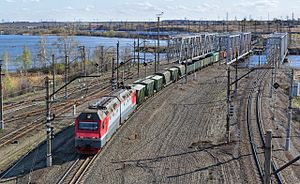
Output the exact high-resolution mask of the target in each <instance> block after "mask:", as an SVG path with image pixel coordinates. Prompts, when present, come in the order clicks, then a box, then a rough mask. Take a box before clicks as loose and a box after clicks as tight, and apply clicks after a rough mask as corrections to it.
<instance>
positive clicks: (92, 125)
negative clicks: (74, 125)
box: [78, 121, 98, 131]
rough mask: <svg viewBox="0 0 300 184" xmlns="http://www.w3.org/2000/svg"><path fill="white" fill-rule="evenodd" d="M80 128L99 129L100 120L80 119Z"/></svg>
mask: <svg viewBox="0 0 300 184" xmlns="http://www.w3.org/2000/svg"><path fill="white" fill-rule="evenodd" d="M78 129H79V130H91V131H95V130H98V122H84V121H80V122H79V124H78Z"/></svg>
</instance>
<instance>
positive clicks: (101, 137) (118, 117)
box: [75, 89, 137, 154]
mask: <svg viewBox="0 0 300 184" xmlns="http://www.w3.org/2000/svg"><path fill="white" fill-rule="evenodd" d="M136 108H137V104H136V91H135V90H133V89H120V90H117V91H116V92H114V93H113V94H112V95H110V96H103V97H101V98H100V99H99V100H98V101H97V102H95V103H93V104H92V105H90V106H89V109H88V110H87V111H85V112H82V113H81V114H80V115H79V116H78V117H77V118H76V121H75V148H76V150H77V152H79V153H81V154H96V153H97V152H98V151H99V150H100V149H101V148H102V147H103V146H104V145H105V143H106V142H107V141H109V139H110V138H111V136H112V135H113V134H114V132H115V131H116V130H117V129H118V128H119V126H120V125H121V124H122V123H123V122H124V121H125V120H126V119H127V118H128V117H129V116H130V115H131V114H132V113H133V112H134V111H135V109H136Z"/></svg>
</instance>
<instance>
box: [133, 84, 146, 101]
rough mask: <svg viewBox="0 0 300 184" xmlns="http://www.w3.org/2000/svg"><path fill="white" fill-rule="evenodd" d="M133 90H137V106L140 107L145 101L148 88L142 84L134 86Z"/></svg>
mask: <svg viewBox="0 0 300 184" xmlns="http://www.w3.org/2000/svg"><path fill="white" fill-rule="evenodd" d="M131 88H132V89H135V90H136V104H137V105H140V104H141V103H143V101H144V99H145V91H146V87H145V86H144V85H141V84H132V85H131Z"/></svg>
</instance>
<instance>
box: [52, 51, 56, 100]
mask: <svg viewBox="0 0 300 184" xmlns="http://www.w3.org/2000/svg"><path fill="white" fill-rule="evenodd" d="M55 83H56V82H55V55H54V54H52V84H53V85H52V93H54V92H55V85H56V84H55ZM54 98H55V96H53V99H54Z"/></svg>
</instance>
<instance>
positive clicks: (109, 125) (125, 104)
mask: <svg viewBox="0 0 300 184" xmlns="http://www.w3.org/2000/svg"><path fill="white" fill-rule="evenodd" d="M218 60H219V53H217V54H210V55H207V56H206V57H205V58H200V59H198V60H194V61H192V62H189V63H188V64H187V68H185V65H181V64H176V65H174V66H172V67H170V68H167V69H165V70H163V71H161V72H157V73H156V74H154V75H151V76H148V77H146V78H144V79H140V80H137V81H135V82H134V83H133V84H130V85H128V86H127V87H126V88H125V89H119V90H117V91H115V92H114V93H112V94H111V95H109V96H103V97H101V98H100V99H99V100H98V101H96V102H94V103H93V104H92V105H90V106H89V108H88V109H87V110H86V111H84V112H82V113H81V114H80V115H79V116H78V117H77V118H76V120H75V148H76V150H77V152H79V153H81V154H96V153H97V152H98V151H99V150H101V148H102V147H103V146H104V145H105V144H106V143H107V141H109V140H110V138H111V136H112V135H113V134H114V132H116V131H117V129H118V128H119V127H120V126H121V125H122V123H123V122H124V121H125V120H126V119H127V118H128V117H129V116H130V115H131V114H132V113H133V112H134V111H135V110H136V108H137V107H138V106H140V105H141V104H142V103H143V102H144V101H145V99H146V98H149V97H150V96H152V95H154V94H155V93H156V92H159V91H160V90H162V88H164V87H166V86H168V85H169V84H171V83H173V82H176V81H177V80H178V79H180V78H182V77H183V76H185V75H186V71H187V73H188V74H190V73H193V72H195V71H197V70H200V69H202V68H203V67H206V66H208V65H211V64H213V63H215V62H217V61H218Z"/></svg>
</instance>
